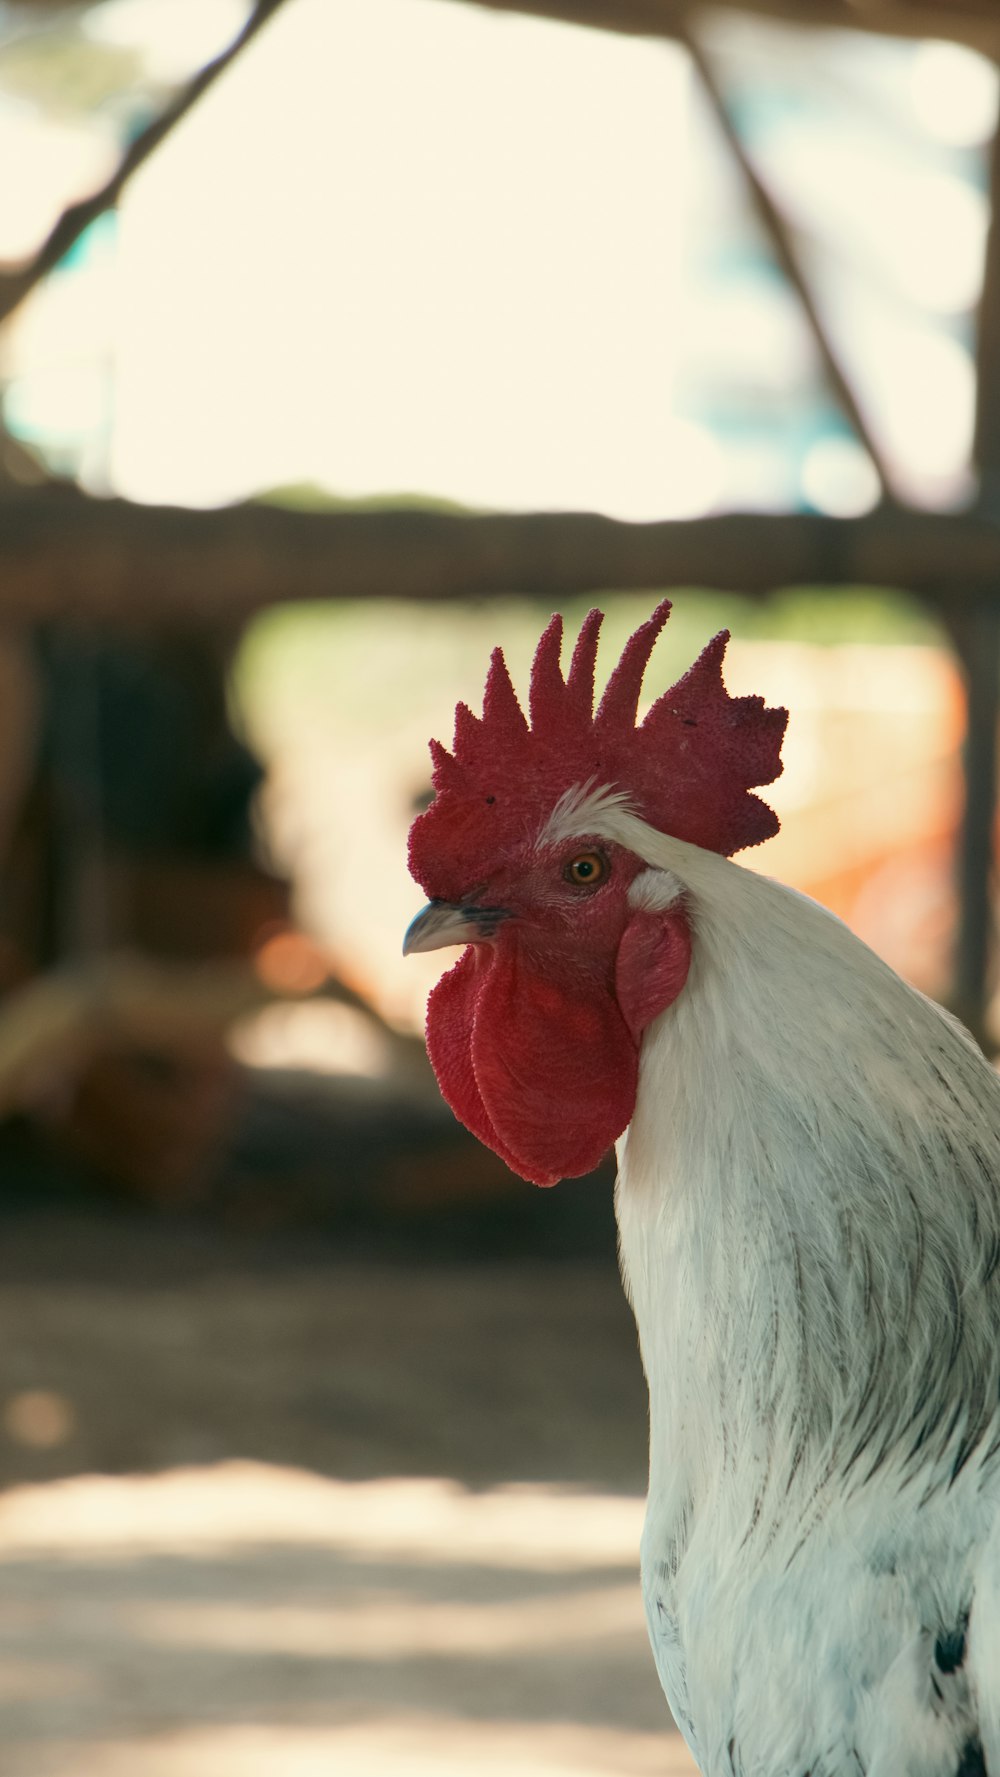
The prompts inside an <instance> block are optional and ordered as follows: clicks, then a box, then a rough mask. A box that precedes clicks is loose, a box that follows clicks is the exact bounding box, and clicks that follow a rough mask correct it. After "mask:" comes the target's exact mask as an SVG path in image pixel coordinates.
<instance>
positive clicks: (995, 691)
mask: <svg viewBox="0 0 1000 1777" xmlns="http://www.w3.org/2000/svg"><path fill="white" fill-rule="evenodd" d="M948 626H949V628H950V630H951V634H952V638H953V640H954V642H955V646H956V649H957V651H958V656H959V659H960V661H961V663H962V671H963V674H964V677H965V687H966V697H967V700H968V705H967V707H968V728H967V732H966V737H965V748H964V759H963V764H964V771H965V809H964V813H963V816H962V826H961V831H960V834H959V842H958V857H957V859H956V873H957V879H958V894H959V922H958V934H957V939H956V945H955V979H954V989H953V1004H954V1007H955V1010H956V1012H957V1013H958V1015H959V1017H960V1018H961V1019H962V1021H963V1023H965V1024H967V1025H968V1026H969V1029H970V1030H971V1031H972V1033H973V1035H974V1036H975V1037H976V1038H977V1039H978V1040H979V1041H980V1042H982V1043H986V1042H988V1041H991V1040H992V1041H993V1042H994V1043H995V1033H990V1032H989V1031H988V1029H987V1009H988V1005H989V998H990V987H991V981H990V965H991V958H992V951H993V941H994V918H993V901H994V893H995V866H994V829H995V824H996V808H997V720H998V712H1000V604H997V605H992V604H991V605H987V604H983V605H981V606H979V608H978V609H976V610H974V611H967V612H963V613H961V614H953V615H951V616H950V618H949V623H948Z"/></svg>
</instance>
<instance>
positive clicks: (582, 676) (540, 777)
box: [406, 603, 1000, 1777]
mask: <svg viewBox="0 0 1000 1777" xmlns="http://www.w3.org/2000/svg"><path fill="white" fill-rule="evenodd" d="M668 611H669V605H668V604H667V603H664V604H662V605H660V606H659V608H658V609H657V611H656V612H655V613H654V615H653V616H652V617H651V618H650V619H649V621H648V622H647V623H645V624H644V625H643V626H642V627H641V628H640V629H639V630H638V631H637V632H636V634H635V635H634V636H633V637H632V639H631V641H630V642H629V643H628V645H627V646H626V648H625V650H624V652H623V655H622V658H621V661H620V662H619V664H618V666H617V667H616V669H615V672H614V673H613V675H612V677H611V680H610V682H609V685H608V688H607V691H606V692H605V695H604V698H603V700H602V702H601V704H600V707H599V709H598V710H597V712H596V714H594V712H593V681H594V662H595V655H596V649H597V637H598V631H599V627H600V621H601V618H600V614H599V613H597V612H592V613H591V615H590V617H588V619H587V621H586V623H585V624H584V626H583V629H582V631H581V634H580V638H579V641H578V643H577V646H576V650H575V653H574V656H573V661H572V665H571V667H570V670H569V673H568V675H567V678H566V679H565V681H564V680H563V677H562V672H561V669H560V664H559V655H560V646H561V635H562V627H561V622H560V620H559V619H558V618H554V619H553V621H552V623H551V624H550V625H549V628H548V629H547V630H546V632H545V634H544V636H543V637H542V640H541V642H540V644H539V648H538V652H537V655H536V658H535V663H534V667H533V669H532V678H531V698H530V713H531V723H530V726H529V724H528V722H527V720H526V719H525V717H524V715H523V714H522V712H521V709H520V707H519V705H518V702H517V699H516V697H515V694H514V691H513V688H512V686H511V683H510V679H509V677H508V674H507V670H506V667H505V664H504V661H503V657H502V655H501V654H500V653H499V651H498V652H497V653H495V654H494V657H493V663H492V666H491V669H490V674H489V678H488V681H487V688H486V695H485V700H484V706H483V716H482V719H481V720H480V719H478V718H476V717H475V716H473V715H472V714H471V712H470V711H469V710H468V709H467V708H466V707H465V706H464V705H460V706H459V709H458V712H457V718H456V732H455V741H454V748H453V752H452V753H451V754H449V753H447V752H446V751H445V749H444V748H443V747H441V746H440V745H438V744H437V743H433V742H432V755H433V759H434V766H435V788H436V792H437V794H436V799H435V801H434V802H433V803H432V805H431V807H430V808H429V809H428V810H427V812H426V813H425V814H423V815H422V816H421V817H420V818H419V819H418V820H417V821H416V823H415V824H414V827H413V831H412V834H411V842H410V862H411V869H412V871H413V874H414V876H415V877H416V879H417V881H418V882H419V883H420V884H421V885H422V887H423V888H424V890H425V892H426V893H427V894H428V895H429V896H430V897H431V900H430V904H429V906H428V907H427V908H425V909H424V911H423V912H422V913H420V914H419V915H418V916H417V918H416V919H415V920H414V922H413V924H412V926H411V927H410V930H409V932H408V934H407V940H406V948H407V949H408V950H410V951H414V950H429V949H433V948H436V947H438V946H441V945H449V944H462V945H466V946H467V948H466V950H465V952H464V954H463V956H462V957H461V959H460V960H459V962H458V963H457V965H456V966H455V967H454V968H453V969H451V970H450V971H449V972H448V973H447V974H446V975H445V976H444V977H443V979H442V980H441V982H440V983H439V985H438V986H437V988H436V989H435V990H434V992H433V994H432V995H431V999H430V1003H429V1007H428V1047H429V1052H430V1055H431V1059H432V1062H433V1064H434V1067H435V1070H436V1072H437V1075H438V1079H439V1082H440V1084H441V1088H442V1091H443V1093H444V1095H445V1097H446V1098H447V1100H448V1102H449V1103H450V1104H451V1106H452V1107H453V1109H454V1110H455V1112H456V1114H457V1115H458V1116H459V1117H460V1118H461V1120H462V1121H463V1122H464V1123H466V1124H467V1126H468V1127H469V1128H470V1129H471V1130H473V1132H474V1133H475V1134H476V1135H477V1136H478V1137H479V1138H480V1139H481V1140H482V1141H484V1142H486V1143H487V1144H488V1145H489V1146H490V1147H492V1148H493V1149H495V1150H496V1152H497V1153H499V1154H501V1155H502V1156H503V1157H504V1158H505V1159H506V1160H507V1161H508V1162H509V1164H510V1165H511V1166H512V1167H514V1168H515V1170H517V1171H518V1172H520V1173H521V1174H523V1176H524V1177H526V1178H528V1179H532V1180H534V1181H535V1182H536V1183H538V1184H552V1183H554V1182H555V1181H556V1180H557V1179H558V1178H561V1177H564V1176H575V1175H578V1174H580V1173H583V1172H585V1171H588V1170H589V1169H590V1168H591V1167H593V1166H594V1165H595V1164H596V1163H597V1161H598V1160H599V1159H600V1157H601V1155H602V1153H603V1152H604V1151H605V1150H606V1148H607V1147H609V1146H610V1144H611V1143H612V1142H613V1141H617V1142H618V1159H619V1178H618V1187H617V1211H618V1221H619V1230H620V1244H621V1258H622V1270H623V1274H624V1279H625V1285H626V1288H627V1290H628V1292H629V1296H630V1299H631V1301H632V1304H633V1307H634V1311H635V1316H636V1321H637V1324H638V1329H639V1340H640V1345H641V1349H642V1357H643V1363H644V1365H645V1370H646V1376H647V1379H648V1383H649V1398H650V1484H649V1503H648V1509H647V1515H646V1526H645V1531H644V1534H643V1541H642V1578H643V1589H644V1595H645V1601H646V1610H647V1617H648V1622H649V1632H650V1639H651V1641H652V1646H653V1652H654V1656H655V1659H656V1664H657V1668H658V1670H659V1674H660V1678H661V1680H662V1683H663V1688H664V1691H665V1692H666V1695H667V1698H668V1700H669V1703H670V1706H671V1708H672V1710H673V1712H674V1715H675V1717H676V1719H677V1721H678V1723H679V1724H680V1727H681V1728H682V1730H683V1732H684V1734H685V1736H686V1738H687V1740H688V1742H689V1744H690V1746H691V1749H692V1751H693V1753H694V1756H695V1758H696V1759H697V1761H698V1763H699V1765H700V1766H701V1769H702V1770H703V1771H704V1772H705V1773H706V1777H980V1774H982V1773H985V1772H989V1773H992V1774H993V1777H1000V1516H998V1504H1000V1409H998V1386H1000V1269H998V1266H1000V1136H998V1127H1000V1081H998V1079H997V1077H996V1075H995V1074H994V1073H993V1072H992V1070H991V1069H990V1067H989V1066H988V1065H987V1063H986V1061H985V1060H984V1059H983V1057H982V1055H981V1054H980V1053H979V1051H978V1050H977V1049H976V1047H975V1046H974V1044H973V1043H972V1041H971V1039H970V1038H969V1037H968V1036H967V1035H966V1034H965V1032H964V1031H963V1030H962V1029H961V1028H960V1027H959V1026H958V1025H956V1024H955V1023H954V1021H953V1020H952V1019H951V1018H949V1017H948V1016H947V1015H946V1014H945V1013H944V1012H942V1011H941V1010H940V1009H939V1008H938V1007H937V1006H935V1005H933V1004H932V1003H931V1002H930V1001H929V1000H927V999H925V998H923V997H922V996H921V995H920V994H919V993H916V992H915V991H914V990H913V989H912V988H911V987H908V986H907V985H906V983H905V982H903V981H901V980H900V979H899V977H898V976H896V975H895V974H894V973H893V972H892V970H891V969H889V968H888V967H887V966H886V965H885V964H884V963H883V962H881V961H880V960H879V958H878V957H876V956H874V955H873V954H872V952H871V951H869V950H868V949H866V947H865V946H864V945H863V944H862V943H860V942H859V940H858V939H857V938H855V937H854V936H853V935H852V933H851V932H850V931H848V929H847V928H846V927H845V926H844V925H842V924H841V923H840V922H839V921H838V920H837V919H835V918H833V917H832V915H830V914H829V913H827V912H825V911H824V910H823V909H822V908H821V907H819V906H817V905H815V904H814V903H813V902H811V901H809V900H807V899H805V898H804V897H803V896H801V895H798V894H796V893H793V892H792V891H791V890H789V889H787V888H785V887H783V886H781V885H780V884H778V883H775V882H772V881H769V880H767V879H766V878H764V877H762V876H759V875H756V874H754V873H751V872H749V871H746V870H743V869H741V868H740V867H739V865H737V864H734V863H732V862H731V861H730V857H729V854H730V853H731V852H734V851H737V850H739V849H741V848H742V847H744V846H747V845H751V844H756V843H758V842H759V841H760V840H762V839H764V838H766V837H767V836H768V835H769V834H770V833H772V832H773V831H774V830H775V828H776V826H777V821H776V818H775V816H774V815H773V813H772V811H771V810H770V809H769V808H767V806H766V805H765V804H764V803H763V802H761V801H760V800H759V799H758V798H757V797H756V796H754V795H753V794H752V789H753V787H754V786H758V785H761V784H766V783H769V782H771V781H772V780H773V778H774V777H776V776H777V775H778V773H779V771H780V769H781V767H780V762H779V751H780V745H781V738H782V735H783V732H784V726H785V719H786V718H785V712H784V711H782V710H768V709H766V708H765V707H764V705H763V703H762V702H761V700H760V699H758V698H735V699H734V698H731V697H729V695H728V693H727V692H726V690H725V688H724V685H723V682H722V674H721V664H722V657H723V653H724V650H725V643H726V639H727V638H726V637H725V635H723V636H721V637H717V638H716V640H715V641H714V642H712V643H711V644H710V645H709V647H708V648H707V649H706V650H705V652H704V654H703V655H702V656H701V657H700V659H699V660H698V661H697V662H696V663H695V665H694V666H693V667H692V668H691V669H690V671H689V672H688V673H687V674H686V675H685V676H684V678H682V679H681V681H680V682H679V684H677V685H676V686H674V687H673V689H672V690H670V691H668V692H667V693H666V694H665V695H664V696H663V697H661V698H660V699H659V700H658V701H657V702H656V703H655V704H654V705H653V707H652V709H651V710H650V712H649V714H648V715H647V717H646V719H645V721H644V722H643V723H642V724H641V725H639V726H636V712H637V707H638V698H639V692H640V689H641V683H642V676H643V672H644V669H645V666H646V663H647V661H648V658H649V655H650V652H651V650H652V647H653V643H654V641H655V639H656V636H657V635H658V634H659V631H660V630H661V628H662V627H663V624H664V622H665V621H666V618H667V615H668Z"/></svg>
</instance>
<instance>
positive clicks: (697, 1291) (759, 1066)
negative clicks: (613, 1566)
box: [588, 809, 1000, 1514]
mask: <svg viewBox="0 0 1000 1777" xmlns="http://www.w3.org/2000/svg"><path fill="white" fill-rule="evenodd" d="M588 832H589V833H591V834H593V833H596V834H598V835H599V836H602V837H605V838H608V839H610V840H613V841H616V842H617V843H618V844H621V845H623V846H626V847H627V848H628V849H629V850H631V851H632V852H634V853H636V854H638V855H639V856H641V857H642V858H643V859H644V860H645V861H646V862H647V864H649V866H650V869H649V871H647V872H645V873H643V875H641V876H640V877H639V878H637V880H636V882H635V884H634V885H633V889H632V897H631V898H632V899H633V901H634V902H635V903H637V904H640V905H644V906H646V907H650V906H653V907H655V906H663V907H666V906H669V905H671V904H672V903H673V902H675V901H676V900H677V898H678V897H679V896H683V898H684V901H685V904H686V906H687V909H688V913H689V918H690V921H691V927H692V934H693V958H692V966H691V972H690V975H689V978H688V981H687V985H686V987H685V989H684V991H683V992H682V994H681V995H680V996H679V998H678V999H677V1001H676V1002H675V1003H674V1005H672V1006H671V1007H670V1008H669V1010H668V1011H666V1012H665V1013H663V1015H662V1016H661V1017H660V1018H659V1019H658V1020H657V1021H656V1022H655V1024H653V1025H652V1026H651V1027H650V1029H649V1030H648V1031H647V1033H646V1036H645V1038H644V1040H643V1047H642V1055H641V1061H640V1081H639V1091H638V1098H637V1102H636V1108H635V1113H634V1116H633V1120H632V1123H631V1125H630V1127H629V1129H628V1131H627V1132H626V1135H625V1136H624V1137H623V1138H622V1142H621V1144H620V1148H619V1159H620V1180H619V1189H618V1214H619V1228H620V1238H621V1253H622V1267H623V1273H624V1276H625V1281H626V1287H627V1289H628V1290H629V1293H630V1296H631V1299H632V1302H633V1306H634V1309H635V1314H636V1320H637V1323H638V1328H639V1336H640V1343H641V1346H642V1352H643V1360H644V1363H645V1366H646V1372H647V1376H648V1379H649V1384H650V1413H651V1464H652V1470H653V1476H654V1480H656V1479H657V1478H658V1481H659V1485H660V1487H661V1489H662V1490H664V1491H665V1492H666V1493H669V1494H672V1495H674V1496H675V1503H676V1507H677V1512H678V1513H679V1514H680V1513H682V1511H683V1510H686V1509H687V1502H690V1501H692V1500H695V1501H697V1500H698V1498H700V1497H704V1495H705V1492H706V1490H711V1491H716V1490H717V1489H718V1486H719V1483H720V1477H721V1476H723V1475H724V1474H725V1472H726V1470H727V1468H730V1467H732V1466H734V1465H735V1468H737V1469H738V1470H740V1472H741V1473H742V1474H743V1475H744V1478H745V1480H747V1481H750V1483H751V1487H752V1490H753V1491H754V1492H755V1493H756V1494H757V1495H758V1498H757V1503H756V1505H755V1507H754V1509H755V1512H757V1511H759V1509H760V1496H761V1495H762V1494H768V1493H771V1494H773V1495H774V1496H775V1497H776V1496H777V1494H778V1493H780V1494H781V1495H782V1496H784V1495H785V1492H786V1489H787V1488H788V1487H789V1486H791V1485H793V1484H794V1485H795V1486H796V1488H798V1487H799V1486H800V1485H801V1486H805V1487H807V1488H808V1487H811V1486H812V1485H814V1484H815V1482H816V1479H817V1476H818V1475H819V1474H821V1473H827V1474H828V1473H829V1471H830V1469H831V1467H833V1468H836V1469H837V1470H840V1471H842V1472H845V1473H850V1474H852V1475H857V1477H858V1479H860V1478H861V1477H862V1476H863V1475H864V1474H865V1473H866V1472H868V1471H869V1470H870V1469H871V1468H872V1466H873V1465H875V1466H877V1465H878V1464H879V1463H881V1462H885V1461H887V1460H890V1459H891V1461H892V1463H893V1464H894V1465H902V1467H905V1461H904V1459H905V1456H906V1452H907V1451H908V1450H909V1448H910V1446H911V1445H913V1444H914V1443H915V1442H916V1443H919V1444H920V1445H921V1448H922V1450H923V1461H924V1462H925V1463H926V1461H927V1460H928V1458H929V1457H932V1456H933V1458H934V1460H936V1461H937V1462H938V1463H939V1464H941V1465H945V1469H944V1472H945V1475H946V1474H947V1473H950V1468H951V1465H952V1464H953V1462H954V1461H955V1460H956V1458H957V1457H958V1456H960V1455H961V1454H962V1453H963V1449H964V1445H963V1438H964V1437H965V1436H966V1435H968V1437H969V1438H970V1439H973V1440H976V1441H977V1444H978V1454H979V1455H980V1456H981V1455H982V1454H983V1449H984V1446H985V1443H988V1441H989V1440H988V1438H987V1436H986V1433H987V1431H988V1428H989V1422H990V1420H991V1419H992V1417H993V1414H994V1409H995V1403H996V1400H997V1383H998V1368H1000V1359H998V1354H997V1352H996V1350H995V1337H994V1332H993V1327H994V1326H995V1324H996V1316H997V1311H998V1303H997V1301H996V1299H995V1296H996V1293H997V1291H998V1290H1000V1266H998V1261H1000V1200H998V1193H997V1188H996V1181H998V1180H1000V1138H998V1129H1000V1081H998V1080H997V1077H996V1076H995V1075H994V1073H993V1072H992V1070H991V1069H990V1068H989V1067H988V1066H987V1064H986V1062H985V1061H984V1060H983V1058H982V1056H981V1055H980V1053H979V1051H978V1050H977V1049H976V1048H975V1046H974V1044H973V1043H972V1042H971V1039H969V1038H968V1036H967V1035H966V1033H965V1032H964V1031H962V1030H961V1028H960V1027H959V1026H958V1025H957V1024H956V1023H955V1022H954V1021H953V1020H952V1019H950V1018H949V1017H948V1016H947V1015H946V1014H945V1013H943V1012H942V1011H941V1010H940V1008H939V1007H937V1006H935V1005H934V1004H933V1003H932V1002H931V1001H929V1000H927V999H925V998H924V997H923V996H922V995H920V994H918V993H917V992H915V991H914V990H913V989H912V988H910V987H908V986H907V985H906V984H905V983H904V982H903V981H901V980H900V979H899V977H898V976H896V975H895V974H894V973H893V972H892V970H891V969H889V968H888V967H887V965H886V964H884V963H883V962H882V961H881V960H880V959H879V958H878V957H876V956H874V955H873V954H872V952H871V951H869V950H868V949H867V948H866V947H865V946H864V945H863V944H862V943H861V942H860V941H859V940H858V939H857V938H855V937H854V936H853V934H852V933H851V932H850V931H849V930H848V929H847V928H846V927H845V926H844V925H843V924H842V923H841V922H840V921H839V920H837V919H835V918H834V917H833V916H832V915H831V914H829V913H828V912H826V911H825V910H824V909H822V908H820V907H818V906H817V905H816V904H815V903H813V902H811V901H809V900H808V899H806V898H805V897H803V896H800V895H798V894H796V893H794V892H793V891H791V890H789V889H787V888H784V887H782V886H781V885H779V884H777V883H774V882H771V881H769V880H768V879H766V878H764V877H761V876H758V875H756V874H754V873H752V872H750V871H748V870H745V869H743V868H741V867H740V866H739V865H737V864H734V863H732V862H731V861H729V860H728V859H726V858H723V857H720V856H718V855H716V854H715V853H711V852H706V851H702V850H700V849H699V848H697V847H694V846H690V845H686V844H684V843H683V842H681V841H679V840H674V839H670V838H668V837H666V836H664V835H662V834H659V833H656V832H654V831H653V830H652V829H650V828H649V827H647V826H646V825H645V824H644V823H643V822H642V821H641V820H639V819H638V818H637V817H636V816H635V815H632V814H630V813H628V812H627V811H625V810H621V809H608V810H607V812H606V813H605V814H604V815H602V816H601V817H600V818H599V819H598V821H597V822H596V823H595V824H592V825H591V826H590V827H589V828H588ZM994 1286H996V1287H994ZM956 1325H957V1327H958V1329H959V1335H958V1337H957V1338H956V1339H950V1337H949V1329H954V1328H955V1327H956ZM956 1372H958V1373H956ZM956 1401H959V1402H961V1403H964V1406H963V1408H962V1412H961V1417H960V1420H959V1422H958V1423H957V1424H956V1423H954V1420H953V1419H951V1418H950V1414H951V1413H952V1412H953V1409H954V1404H955V1402H956ZM946 1408H947V1412H946V1410H945V1409H946ZM765 1467H766V1473H764V1472H763V1470H764V1468H765ZM754 1475H755V1477H756V1478H753V1477H754ZM925 1478H926V1470H925ZM741 1491H745V1489H741ZM744 1504H745V1502H744ZM740 1509H741V1510H742V1509H743V1507H742V1506H741V1507H740Z"/></svg>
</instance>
